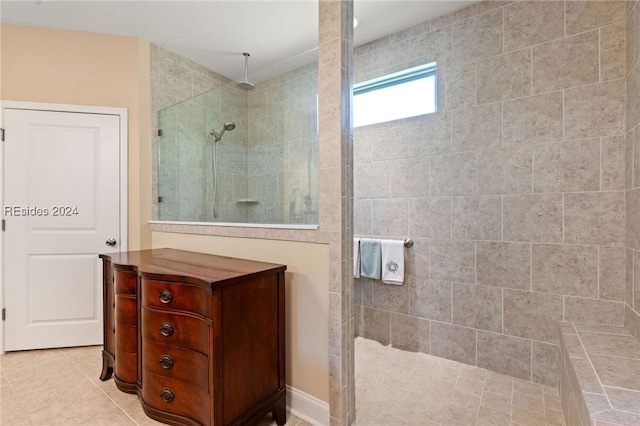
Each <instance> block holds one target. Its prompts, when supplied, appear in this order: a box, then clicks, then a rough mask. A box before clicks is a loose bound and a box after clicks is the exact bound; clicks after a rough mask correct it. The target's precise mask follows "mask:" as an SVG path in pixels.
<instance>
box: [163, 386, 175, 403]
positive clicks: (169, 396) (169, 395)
mask: <svg viewBox="0 0 640 426" xmlns="http://www.w3.org/2000/svg"><path fill="white" fill-rule="evenodd" d="M160 398H162V400H163V401H164V402H171V401H173V392H172V391H171V389H169V388H163V389H162V390H160Z"/></svg>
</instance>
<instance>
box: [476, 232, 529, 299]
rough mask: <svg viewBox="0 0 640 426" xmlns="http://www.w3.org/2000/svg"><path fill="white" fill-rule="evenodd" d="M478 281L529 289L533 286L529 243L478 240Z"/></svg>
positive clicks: (490, 284)
mask: <svg viewBox="0 0 640 426" xmlns="http://www.w3.org/2000/svg"><path fill="white" fill-rule="evenodd" d="M477 251H478V253H477V260H476V263H477V282H478V284H482V285H489V286H496V287H507V288H518V289H523V290H528V289H529V287H530V286H531V273H530V270H531V267H530V264H531V248H530V244H529V243H497V242H496V243H493V242H485V241H478V242H477Z"/></svg>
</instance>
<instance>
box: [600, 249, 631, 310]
mask: <svg viewBox="0 0 640 426" xmlns="http://www.w3.org/2000/svg"><path fill="white" fill-rule="evenodd" d="M598 263H599V265H600V266H599V268H598V269H599V282H600V285H599V288H600V292H599V298H600V299H607V300H617V301H620V302H623V301H624V293H625V280H626V251H625V249H624V247H600V248H599V261H598Z"/></svg>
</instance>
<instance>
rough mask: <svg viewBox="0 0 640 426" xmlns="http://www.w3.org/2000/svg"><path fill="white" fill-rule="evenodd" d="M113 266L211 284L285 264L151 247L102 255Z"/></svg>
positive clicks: (148, 274) (283, 269)
mask: <svg viewBox="0 0 640 426" xmlns="http://www.w3.org/2000/svg"><path fill="white" fill-rule="evenodd" d="M100 258H103V259H105V258H106V259H110V260H111V263H112V264H113V265H115V266H118V267H122V268H123V269H131V270H137V271H138V274H139V275H141V276H143V277H144V276H148V277H149V278H155V279H166V280H172V279H173V280H185V279H186V280H187V281H193V280H197V281H200V282H202V283H206V284H210V285H211V286H212V287H213V286H215V285H217V284H223V283H227V282H231V281H235V280H236V279H238V278H244V277H247V276H250V275H257V274H261V273H265V272H282V271H285V270H286V269H287V267H286V266H285V265H278V264H275V263H265V262H257V261H254V260H247V259H237V258H233V257H224V256H216V255H212V254H205V253H197V252H191V251H184V250H176V249H167V248H163V249H152V250H139V251H125V252H122V253H106V254H101V255H100Z"/></svg>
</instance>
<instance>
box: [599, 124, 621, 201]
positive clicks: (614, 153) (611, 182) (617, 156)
mask: <svg viewBox="0 0 640 426" xmlns="http://www.w3.org/2000/svg"><path fill="white" fill-rule="evenodd" d="M625 139H626V138H625V136H624V135H618V136H609V137H606V138H601V139H600V146H601V149H602V160H601V164H600V166H601V170H600V186H601V188H600V189H601V190H603V191H611V190H615V189H625Z"/></svg>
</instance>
